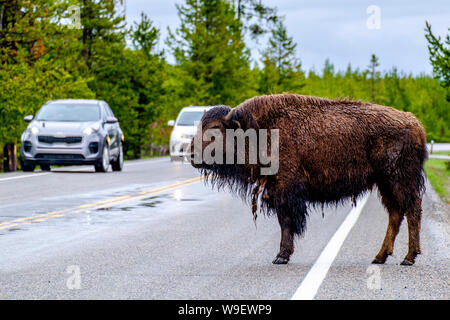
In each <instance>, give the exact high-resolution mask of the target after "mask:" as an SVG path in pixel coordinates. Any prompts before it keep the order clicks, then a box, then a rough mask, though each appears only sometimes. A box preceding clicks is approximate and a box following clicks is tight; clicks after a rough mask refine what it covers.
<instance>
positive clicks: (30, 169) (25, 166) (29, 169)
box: [22, 163, 36, 172]
mask: <svg viewBox="0 0 450 320" xmlns="http://www.w3.org/2000/svg"><path fill="white" fill-rule="evenodd" d="M35 168H36V165H35V164H25V163H24V164H22V171H23V172H33V171H34V169H35Z"/></svg>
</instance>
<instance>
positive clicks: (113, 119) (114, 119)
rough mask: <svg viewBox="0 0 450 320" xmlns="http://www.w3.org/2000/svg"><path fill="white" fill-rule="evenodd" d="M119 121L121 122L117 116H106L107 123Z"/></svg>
mask: <svg viewBox="0 0 450 320" xmlns="http://www.w3.org/2000/svg"><path fill="white" fill-rule="evenodd" d="M117 122H119V120H117V118H116V117H108V118H106V123H109V124H113V123H117Z"/></svg>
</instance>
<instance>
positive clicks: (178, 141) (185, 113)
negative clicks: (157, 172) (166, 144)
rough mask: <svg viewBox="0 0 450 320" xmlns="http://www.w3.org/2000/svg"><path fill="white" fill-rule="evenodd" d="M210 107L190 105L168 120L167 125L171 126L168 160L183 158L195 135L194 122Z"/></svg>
mask: <svg viewBox="0 0 450 320" xmlns="http://www.w3.org/2000/svg"><path fill="white" fill-rule="evenodd" d="M211 108H213V106H211V107H202V106H190V107H185V108H183V109H181V111H180V113H179V114H178V117H177V120H176V121H174V120H169V122H168V123H167V124H168V125H169V126H173V130H172V134H171V135H170V160H171V161H174V160H181V161H182V160H183V159H184V158H185V156H186V152H187V151H188V150H187V149H188V147H189V145H190V143H191V140H192V138H193V137H194V135H195V132H196V130H197V127H196V126H195V124H196V123H197V122H200V120H201V118H202V116H203V114H204V113H205V112H206V111H208V110H209V109H211Z"/></svg>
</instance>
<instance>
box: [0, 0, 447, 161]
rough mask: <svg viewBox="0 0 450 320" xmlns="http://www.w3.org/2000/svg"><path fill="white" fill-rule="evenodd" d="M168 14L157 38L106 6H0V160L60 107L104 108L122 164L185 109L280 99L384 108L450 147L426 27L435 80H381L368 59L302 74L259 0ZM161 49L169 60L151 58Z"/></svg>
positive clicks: (441, 61) (185, 7) (443, 69)
mask: <svg viewBox="0 0 450 320" xmlns="http://www.w3.org/2000/svg"><path fill="white" fill-rule="evenodd" d="M177 10H178V15H179V18H180V21H181V24H180V27H179V28H178V29H176V30H170V32H169V37H168V38H167V39H160V37H159V34H160V32H159V30H158V29H157V28H155V27H154V25H153V23H152V21H151V17H149V16H147V15H145V14H142V15H141V19H140V21H137V22H135V23H134V25H132V26H128V25H126V24H125V21H124V17H123V15H122V14H121V13H120V12H118V10H117V1H115V0H104V1H99V0H59V1H55V0H34V1H28V0H8V1H6V0H0V123H1V125H0V158H1V157H2V155H1V153H2V151H4V154H3V157H8V158H11V156H14V155H13V151H14V148H15V145H16V144H18V143H20V134H21V132H22V131H23V130H24V128H25V126H26V123H24V122H23V120H22V119H23V117H24V116H25V115H28V114H35V112H36V111H37V110H38V109H39V107H40V106H41V105H42V104H44V103H45V102H46V101H48V100H50V99H59V98H97V99H103V100H105V101H107V102H108V103H109V104H110V105H111V107H112V109H113V111H114V113H115V114H116V115H117V117H118V118H119V119H120V122H121V125H122V128H123V130H124V132H125V136H126V145H125V148H126V156H127V157H128V158H139V157H142V156H146V155H149V154H150V153H151V152H150V151H151V150H153V149H154V148H155V146H158V145H167V143H168V137H169V132H170V128H168V127H167V126H166V125H165V123H166V121H167V120H168V119H173V118H174V117H175V116H176V115H177V113H178V112H179V110H180V109H181V108H182V107H184V106H186V105H189V104H195V105H209V104H227V105H230V106H235V105H237V104H238V103H240V102H241V101H243V100H245V99H246V98H250V97H252V96H254V95H258V94H270V93H281V92H286V91H290V92H296V93H301V94H309V95H316V96H321V97H329V98H335V97H346V98H351V99H360V100H364V101H375V102H376V103H379V104H384V105H389V106H393V107H395V108H398V109H400V110H405V111H409V112H412V113H414V114H415V115H416V116H417V117H418V118H419V119H420V120H421V121H422V123H423V124H424V126H425V128H426V130H427V135H428V139H434V140H435V141H450V129H449V127H450V115H449V114H450V112H449V110H450V105H449V104H450V102H449V100H450V99H449V97H450V94H449V83H450V82H449V72H450V71H449V70H450V65H449V48H448V46H449V36H448V35H447V36H446V38H445V40H444V41H442V40H441V38H440V37H438V36H435V35H434V34H433V33H432V32H431V26H430V25H429V24H428V23H427V24H426V28H425V36H426V38H427V40H428V41H429V51H430V62H431V63H432V65H433V70H434V74H433V76H428V75H419V76H412V75H407V74H404V73H402V72H401V71H399V70H397V69H396V68H393V69H392V70H388V71H384V72H381V71H380V70H378V63H379V62H378V58H377V57H376V56H375V55H373V56H372V57H368V63H370V64H368V67H367V68H366V69H362V70H360V69H354V68H352V67H351V65H350V64H349V66H348V67H347V69H346V70H344V71H339V70H335V68H334V66H333V64H332V62H331V61H329V60H327V61H326V62H325V65H324V67H323V70H321V71H320V72H316V71H314V70H311V71H309V72H308V73H307V74H304V72H303V71H302V69H301V64H300V59H299V57H301V49H299V48H298V47H297V44H296V43H295V42H294V41H293V39H292V37H290V36H289V30H287V29H286V27H285V25H284V23H283V18H282V17H280V16H278V14H277V11H276V8H271V7H268V6H266V5H264V4H263V2H262V1H260V0H186V1H185V2H184V3H183V4H181V5H178V6H177ZM266 40H267V41H266ZM163 41H166V44H167V48H168V50H166V52H163V51H162V50H159V49H158V48H159V47H162V45H161V44H162V42H163ZM250 48H251V49H252V50H259V52H260V53H261V59H260V61H252V59H251V55H250ZM168 55H173V56H174V58H175V63H174V64H170V63H168V62H167V60H166V59H167V57H168ZM349 59H351V57H349ZM369 59H370V60H369ZM0 162H1V161H0Z"/></svg>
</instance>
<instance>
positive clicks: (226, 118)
mask: <svg viewBox="0 0 450 320" xmlns="http://www.w3.org/2000/svg"><path fill="white" fill-rule="evenodd" d="M235 110H236V109H231V111H230V112H228V114H227V115H226V116H225V118H223V119H224V120H225V121H227V122H230V121H231V118H233V114H234V111H235Z"/></svg>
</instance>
